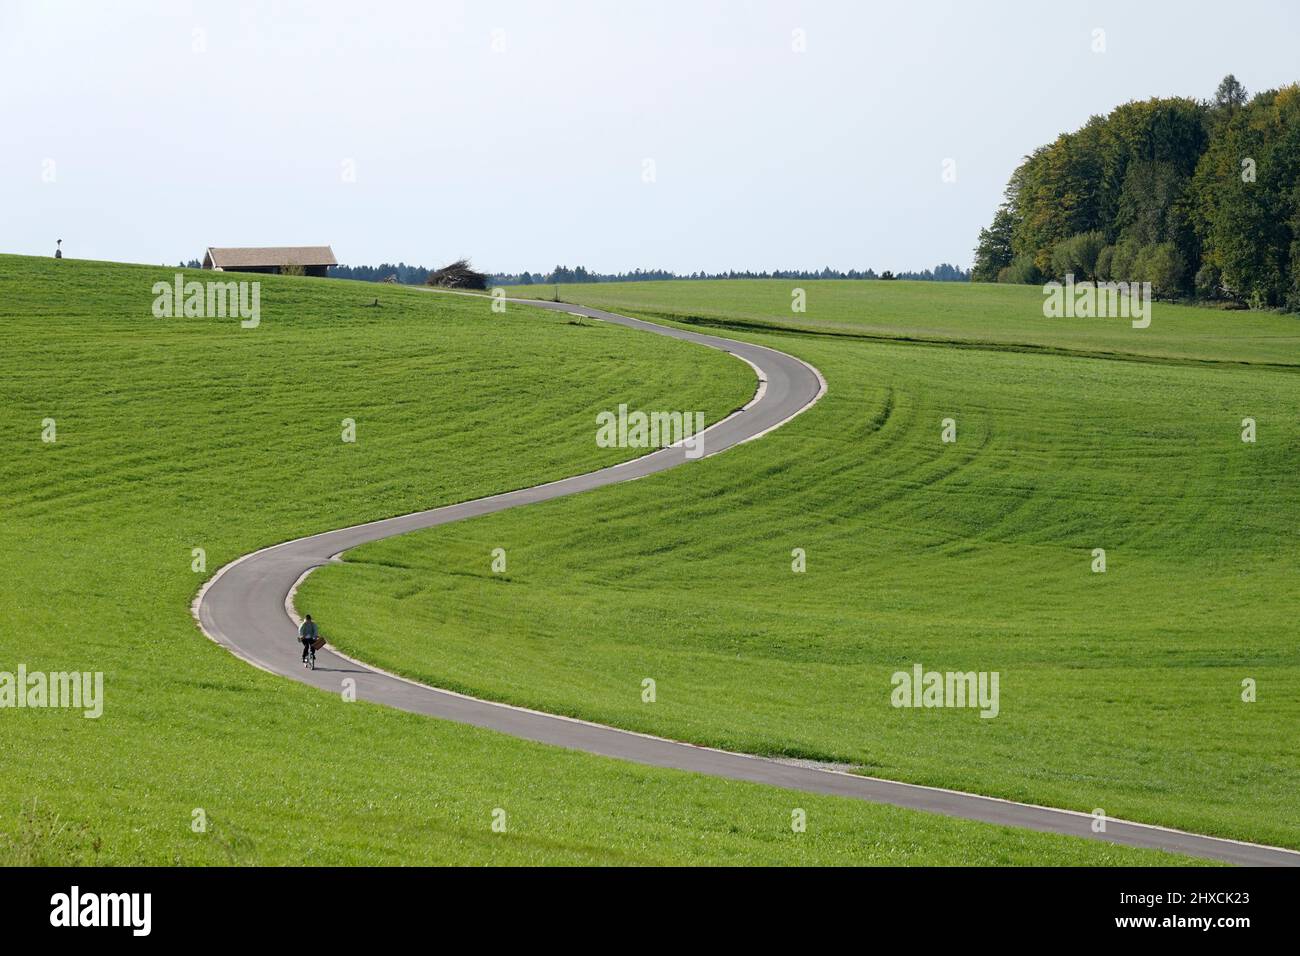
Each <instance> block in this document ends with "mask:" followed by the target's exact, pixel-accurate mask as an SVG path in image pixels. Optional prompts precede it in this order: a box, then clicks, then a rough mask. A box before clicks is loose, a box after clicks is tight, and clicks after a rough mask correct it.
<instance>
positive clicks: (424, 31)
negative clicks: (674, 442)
mask: <svg viewBox="0 0 1300 956" xmlns="http://www.w3.org/2000/svg"><path fill="white" fill-rule="evenodd" d="M1298 11H1300V5H1297V4H1295V3H1287V2H1272V3H1253V2H1248V0H1247V2H1233V3H1213V4H1210V3H1204V4H1202V3H1195V2H1162V3H1154V2H1152V3H1136V2H1127V3H1071V4H1062V3H1051V2H1024V3H1020V2H1006V3H992V2H989V3H975V2H953V3H937V2H932V3H889V4H872V3H851V2H748V3H746V2H730V3H724V2H709V0H695V2H677V0H653V2H640V0H617V2H615V0H610V2H606V3H588V2H564V0H556V2H553V3H541V2H533V3H523V2H519V3H505V2H500V3H493V2H484V0H476V2H472V3H438V2H432V3H410V4H407V3H385V2H382V0H374V2H369V3H356V2H351V3H325V2H313V3H308V2H293V0H283V2H273V0H272V2H264V3H236V2H230V0H226V2H215V3H208V2H198V0H195V2H183V0H178V2H169V3H162V2H159V3H145V2H129V0H124V2H122V3H113V4H109V3H85V2H62V0H33V2H26V0H0V105H2V107H3V108H2V110H0V116H3V123H2V124H0V252H20V253H31V254H50V253H52V252H53V249H54V240H55V239H56V238H59V237H62V238H63V239H64V245H65V248H66V250H67V254H68V255H69V256H73V257H79V258H80V257H84V258H96V259H115V260H123V261H135V262H166V263H168V264H170V263H174V262H175V261H176V260H178V259H180V258H185V259H189V258H192V257H198V256H200V255H201V254H202V251H203V249H204V247H206V246H208V245H290V244H316V243H330V244H332V245H333V246H334V250H335V252H336V254H337V255H338V257H339V259H340V261H342V262H347V263H352V264H361V263H368V264H377V263H379V262H380V261H397V260H404V261H406V262H414V263H420V264H424V265H439V264H443V263H445V262H447V261H449V260H451V259H454V258H456V257H457V256H460V255H468V256H471V257H472V258H473V260H474V262H475V264H476V265H478V266H479V267H481V268H484V269H487V270H490V271H511V272H513V271H518V270H522V269H530V270H544V269H549V268H550V267H551V266H554V265H555V264H556V263H564V264H567V265H570V266H573V265H578V264H582V265H586V266H587V267H588V268H593V269H597V270H600V271H619V270H625V269H630V268H635V267H638V266H640V267H643V268H645V267H662V268H668V269H674V270H677V271H690V270H694V269H706V270H709V271H716V270H723V269H728V268H736V269H744V268H752V269H773V268H796V267H801V268H820V267H822V266H826V265H830V266H832V267H836V268H853V267H856V268H866V267H868V266H871V267H874V268H875V269H877V270H880V269H886V268H889V269H906V268H924V267H927V266H932V265H934V264H935V263H937V262H940V261H950V262H955V263H958V264H961V265H969V263H970V260H971V249H972V247H973V245H974V243H975V237H976V233H977V231H978V230H979V228H980V226H981V225H984V224H985V223H987V221H988V219H989V218H990V216H991V215H992V212H993V210H994V208H995V206H996V205H997V203H998V201H999V198H1000V196H1001V192H1002V188H1003V186H1004V185H1005V183H1006V179H1007V176H1008V174H1009V173H1010V172H1011V170H1012V169H1013V168H1014V167H1015V165H1016V163H1017V162H1018V161H1019V159H1020V158H1021V156H1023V155H1024V154H1025V153H1026V152H1028V151H1029V150H1031V149H1033V148H1034V147H1035V146H1038V145H1039V144H1041V143H1044V142H1046V141H1048V140H1050V139H1052V138H1053V137H1054V136H1055V135H1056V134H1057V133H1058V132H1061V131H1063V130H1070V129H1075V128H1077V127H1079V126H1080V125H1082V124H1083V123H1084V122H1085V121H1086V120H1087V118H1088V116H1089V115H1090V114H1092V113H1098V112H1106V111H1108V110H1109V109H1110V108H1112V107H1113V106H1115V105H1117V104H1119V103H1121V102H1124V101H1126V100H1129V99H1143V98H1146V97H1150V96H1168V95H1190V96H1198V97H1208V96H1210V95H1211V94H1212V93H1213V91H1214V88H1215V86H1216V85H1217V84H1218V81H1219V79H1220V78H1221V77H1222V76H1223V74H1225V73H1228V72H1233V73H1235V74H1236V75H1237V77H1238V78H1239V79H1240V80H1241V81H1242V82H1243V83H1244V84H1245V85H1246V87H1247V88H1248V89H1249V90H1250V91H1251V92H1252V93H1253V92H1255V91H1256V90H1260V89H1266V88H1269V87H1273V86H1278V85H1281V84H1284V83H1289V82H1294V81H1296V80H1300V54H1298V53H1297V46H1296V43H1297V40H1298V39H1300V12H1298ZM1097 28H1100V29H1103V30H1105V42H1106V50H1105V52H1104V53H1094V52H1093V51H1092V44H1093V30H1094V29H1097ZM795 30H802V31H804V36H805V37H806V51H805V52H802V53H799V52H795V50H794V49H792V47H793V42H792V40H793V36H794V34H793V31H795ZM496 31H500V32H496ZM494 46H495V47H497V48H498V49H494ZM948 158H951V159H953V160H955V164H956V165H955V169H956V182H953V183H945V182H943V180H942V176H941V173H942V168H943V166H942V164H943V161H944V160H945V159H948ZM647 159H651V160H653V161H654V173H655V181H654V182H645V181H644V170H645V165H644V163H645V160H647ZM51 161H52V164H53V165H52V166H51V165H50V163H51ZM348 161H351V163H352V164H353V166H352V168H353V169H354V170H355V182H346V181H344V178H345V177H344V173H345V170H346V167H345V163H346V162H348ZM51 179H52V181H48V180H51Z"/></svg>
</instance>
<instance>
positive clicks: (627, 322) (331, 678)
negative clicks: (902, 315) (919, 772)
mask: <svg viewBox="0 0 1300 956" xmlns="http://www.w3.org/2000/svg"><path fill="white" fill-rule="evenodd" d="M509 301H512V302H518V303H520V304H526V305H531V306H536V307H539V308H544V309H552V310H555V311H560V312H567V313H571V314H575V315H581V316H585V317H588V318H592V319H599V320H601V321H604V322H611V323H614V324H617V325H622V326H626V327H628V328H633V329H639V330H641V331H644V332H649V333H653V334H655V335H667V336H669V337H671V338H675V339H684V340H686V341H689V342H694V343H696V344H698V345H703V346H707V347H709V348H714V349H720V350H722V351H724V352H729V353H731V354H733V355H736V356H738V357H739V358H742V359H744V360H745V361H747V362H749V363H750V364H751V365H752V366H754V368H755V369H756V370H757V371H758V374H759V386H758V391H757V393H756V394H755V397H754V399H753V400H752V401H751V402H750V403H749V405H747V406H746V407H745V408H744V409H742V410H741V411H738V412H736V413H734V414H733V415H731V416H730V417H729V418H726V419H724V420H723V421H721V422H718V423H716V424H714V425H713V426H711V427H709V428H708V429H707V430H706V431H705V432H704V433H703V435H704V457H708V456H709V455H712V454H716V453H718V452H720V451H723V450H725V449H727V448H731V447H733V446H734V445H738V444H740V443H741V442H745V441H748V440H750V439H752V438H757V437H758V436H760V435H762V434H765V433H766V432H768V431H770V430H771V429H773V428H775V427H777V426H778V425H780V424H782V423H783V422H786V421H788V420H789V419H791V418H793V417H794V416H795V415H798V414H799V413H800V412H801V411H804V410H805V409H807V408H809V407H810V406H811V405H812V404H813V403H814V402H816V401H817V399H819V398H820V397H821V396H822V395H823V394H824V393H825V391H826V383H825V381H824V380H823V379H822V377H821V374H820V373H819V372H818V371H817V370H816V369H815V368H813V367H812V366H811V365H808V364H807V363H805V362H802V361H800V360H799V359H796V358H794V357H793V356H790V355H786V354H784V353H782V352H777V351H775V350H773V349H768V348H764V347H763V346H760V345H752V344H749V343H746V342H739V341H734V340H732V339H725V338H719V337H717V336H712V335H703V334H700V333H697V332H689V331H685V330H682V329H675V328H669V327H666V326H661V325H655V324H653V323H650V322H643V321H640V320H638V319H632V318H628V317H626V316H621V315H615V314H613V313H610V312H602V311H600V310H599V309H589V308H585V307H582V306H575V305H570V304H568V303H558V302H542V301H531V300H521V299H511V300H509ZM687 460H688V459H687V457H686V450H685V449H684V448H682V447H672V448H664V449H660V450H658V451H655V452H653V453H651V454H648V455H645V456H644V457H641V458H636V459H633V460H632V461H628V462H624V463H623V464H620V465H614V466H612V467H609V468H604V469H601V470H600V471H594V472H591V473H589V474H585V475H578V476H575V477H572V478H565V479H563V480H561V481H554V482H550V483H549V484H545V485H538V486H536V487H533V488H523V489H520V490H518V491H511V492H507V493H506V494H501V495H494V496H492V497H490V498H479V499H477V500H474V501H466V502H462V503H461V504H455V505H448V506H446V507H442V508H434V509H432V510H429V511H419V512H416V513H414V514H409V515H402V516H400V517H396V518H387V519H384V520H381V521H373V522H370V523H369V524H363V525H356V526H354V527H350V528H341V529H339V530H336V531H327V532H324V533H322V534H317V535H312V536H311V537H307V538H299V539H297V540H295V541H287V542H285V543H283V544H278V545H275V546H273V547H270V548H265V549H263V550H261V551H256V552H254V553H252V554H249V555H245V556H244V557H242V558H239V559H237V560H236V561H233V562H231V563H230V564H228V565H226V566H225V567H224V568H222V569H221V570H220V571H218V572H217V574H216V575H215V576H214V577H213V578H212V579H211V580H210V581H209V582H208V583H207V584H206V585H205V586H204V588H203V589H202V590H201V591H200V592H199V594H198V596H197V597H196V598H195V601H194V615H195V617H196V618H197V620H198V622H199V627H200V628H201V629H202V630H203V632H204V633H205V634H206V635H207V636H208V637H210V638H211V639H212V640H214V641H216V642H217V643H218V644H220V645H222V646H223V647H226V648H227V649H229V650H230V651H231V652H232V653H234V654H235V655H237V656H238V657H241V658H243V659H244V660H245V661H247V662H249V663H250V664H253V665H255V666H257V667H260V668H262V669H263V670H266V671H270V672H271V673H273V674H279V675H280V676H282V677H288V678H290V679H292V680H296V681H301V682H303V683H305V684H310V685H312V686H313V687H318V688H320V689H321V690H326V691H330V692H335V693H336V692H338V690H339V682H340V677H341V675H346V676H348V677H351V678H353V679H354V680H355V681H356V692H357V697H358V699H361V700H367V701H371V702H374V703H380V704H386V705H388V706H390V707H396V708H398V709H400V710H406V711H411V712H413V713H417V714H426V715H428V716H430V717H438V718H441V719H443V720H454V721H457V722H459V723H463V724H472V725H474V726H476V727H486V728H488V729H490V730H496V731H499V732H501V733H506V734H510V735H512V736H514V737H521V738H524V739H526V740H534V741H538V742H541V743H545V744H552V745H554V746H557V747H567V748H570V749H573V750H582V751H586V752H588V753H593V754H599V755H601V756H605V757H615V758H618V759H620V760H630V761H633V762H635V763H641V764H648V765H650V766H655V767H668V768H671V769H674V770H686V771H691V772H694V773H703V774H708V775H710V776H715V777H725V778H729V779H732V780H745V781H749V782H751V783H761V784H767V785H770V786H775V787H784V788H787V789H791V790H801V791H806V792H809V793H819V794H828V795H831V796H841V797H853V798H856V799H859V800H868V801H871V802H874V803H886V804H892V805H894V806H900V807H908V808H910V809H914V810H924V811H927V812H930V813H941V814H944V815H946V816H951V817H960V818H963V819H967V820H978V821H982V822H985V823H993V824H999V825H1002V826H1011V827H1021V828H1024V829H1029V830H1039V831H1043V832H1048V833H1059V834H1067V835H1072V836H1079V837H1085V838H1089V839H1098V840H1105V841H1109V842H1111V843H1118V844H1123V845H1126V846H1135V847H1144V848H1151V849H1158V850H1168V851H1170V852H1174V853H1184V854H1188V855H1190V856H1198V857H1205V858H1209V859H1214V860H1221V861H1225V862H1228V863H1237V864H1246V865H1257V866H1259V865H1290V866H1297V865H1300V853H1295V852H1292V851H1290V850H1283V849H1279V848H1274V847H1266V846H1258V845H1255V844H1248V843H1239V842H1236V841H1232V840H1223V839H1218V838H1215V837H1207V836H1199V835H1197V834H1193V833H1184V832H1181V831H1177V830H1169V829H1164V828H1161V827H1153V826H1147V825H1145V824H1140V823H1128V822H1124V821H1121V820H1108V821H1107V823H1106V832H1105V833H1104V834H1098V833H1094V832H1093V831H1092V823H1093V818H1092V816H1090V815H1088V814H1084V813H1078V812H1075V811H1071V810H1054V809H1051V808H1048V807H1038V806H1032V805H1029V804H1023V803H1013V802H1010V801H1007V800H1000V799H997V798H993V797H982V796H977V795H975V794H969V793H960V792H956V791H951V790H942V789H938V788H934V787H922V786H915V785H912V784H906V783H897V782H894V781H890V780H879V779H875V778H871V777H861V776H857V775H855V774H848V773H841V772H838V771H834V770H823V769H818V768H815V767H807V766H794V765H791V764H788V763H781V762H779V761H776V760H769V759H765V758H761V757H751V756H748V755H745V754H738V753H729V752H726V751H721V750H713V749H711V748H707V747H698V746H695V745H693V744H685V743H679V742H676V741H672V740H666V739H663V738H659V737H651V736H648V735H645V734H639V733H634V732H631V731H625V730H618V729H616V728H613V727H606V726H601V725H598V724H592V723H587V722H585V721H580V720H574V719H571V718H567V717H558V716H555V715H552V714H545V713H540V712H537V711H532V710H526V709H523V708H520V707H513V706H510V705H508V704H499V703H493V702H491V701H485V700H478V699H476V698H472V697H466V696H463V695H461V694H456V693H452V692H449V691H443V690H438V689H436V688H433V687H427V686H424V685H421V684H416V683H414V682H412V681H409V680H406V679H404V678H401V677H397V676H395V675H392V674H388V673H385V672H382V671H379V670H377V669H375V668H372V667H369V666H368V665H366V664H363V663H361V662H359V661H354V660H351V659H349V658H346V657H343V656H342V655H339V654H338V653H336V652H334V651H331V650H329V649H325V650H322V651H321V653H320V654H319V655H318V656H317V670H315V671H308V670H305V669H304V668H303V667H302V664H301V662H300V660H299V650H298V645H297V643H296V624H295V621H294V620H293V618H292V617H291V616H290V610H289V608H290V600H289V599H290V598H291V595H292V591H293V590H294V589H295V588H296V586H297V583H298V582H299V581H300V580H301V579H302V578H303V577H305V576H306V574H307V573H308V572H310V571H311V570H312V569H313V568H317V567H320V566H321V565H323V564H326V563H328V562H329V561H330V560H331V559H333V558H335V557H336V556H337V555H339V554H341V553H342V552H344V551H347V550H348V549H349V548H355V547H357V546H358V545H361V544H365V543H366V542H369V541H377V540H379V539H381V538H387V537H391V536H393V535H399V534H406V533H407V532H409V531H417V530H420V529H422V528H432V527H436V526H437V525H443V524H449V523H451V522H453V521H462V520H464V519H466V518H473V517H477V516H478V515H485V514H491V513H493V512H497V511H504V510H505V509H507V508H514V507H518V506H519V505H526V504H531V503H533V502H537V501H549V500H551V499H553V498H560V497H563V496H565V495H572V494H577V493H578V492H581V491H588V490H590V489H592V488H599V487H601V486H603V485H611V484H615V483H617V482H621V481H629V480H631V479H634V478H641V477H644V476H646V475H651V474H655V473H656V472H660V471H665V470H667V469H669V468H674V467H676V466H678V465H681V464H683V463H686V462H687Z"/></svg>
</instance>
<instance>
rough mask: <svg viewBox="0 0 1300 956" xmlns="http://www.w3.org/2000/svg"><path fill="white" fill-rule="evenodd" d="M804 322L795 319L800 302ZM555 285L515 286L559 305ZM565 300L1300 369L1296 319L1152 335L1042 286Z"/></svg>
mask: <svg viewBox="0 0 1300 956" xmlns="http://www.w3.org/2000/svg"><path fill="white" fill-rule="evenodd" d="M797 288H801V289H803V290H804V292H805V306H806V311H805V312H801V313H796V312H794V311H792V301H793V297H792V291H793V290H794V289H797ZM553 290H554V287H553V286H545V285H543V286H532V287H530V286H514V287H511V288H510V289H508V291H509V292H510V293H511V294H513V295H518V296H520V297H524V298H527V297H530V296H531V297H537V298H550V297H551V295H552V294H553ZM559 294H560V296H561V298H563V299H565V300H567V301H572V302H579V303H582V304H583V305H591V306H595V307H597V308H604V309H611V310H623V311H632V312H635V313H636V314H637V315H640V316H644V317H647V318H657V319H666V320H669V321H677V322H684V323H687V324H690V325H696V326H705V327H714V328H720V329H732V330H736V331H741V332H746V331H760V332H762V331H808V332H815V333H819V334H821V335H823V336H829V335H838V336H844V337H853V338H862V339H889V340H901V341H908V342H939V343H945V344H957V343H961V344H968V345H970V344H974V345H982V346H1001V347H1004V348H1014V349H1017V350H1020V351H1045V352H1066V353H1072V354H1080V353H1082V354H1089V355H1098V356H1103V357H1118V358H1124V357H1130V356H1138V357H1143V358H1146V359H1149V360H1153V361H1154V360H1160V359H1165V360H1169V361H1179V362H1184V363H1197V362H1201V363H1203V362H1210V363H1216V364H1218V363H1222V364H1233V363H1243V362H1248V363H1254V364H1281V365H1287V366H1292V367H1300V321H1297V319H1296V317H1295V316H1279V315H1273V314H1268V313H1257V312H1230V311H1223V310H1220V309H1209V308H1200V307H1195V308H1194V307H1188V306H1171V305H1166V304H1165V303H1161V302H1157V303H1155V305H1154V309H1155V312H1154V318H1153V321H1152V323H1151V325H1150V327H1148V328H1146V329H1133V328H1132V326H1131V325H1130V324H1129V323H1128V322H1126V321H1124V320H1122V319H1048V318H1044V316H1043V294H1042V290H1041V289H1040V288H1039V287H1037V286H1023V285H994V284H982V283H974V284H972V283H965V282H861V281H848V280H830V281H825V282H805V281H794V280H785V279H766V280H763V279H759V280H734V281H727V282H701V281H675V282H626V283H624V282H616V283H608V284H601V285H574V286H562V287H561V288H560V290H559Z"/></svg>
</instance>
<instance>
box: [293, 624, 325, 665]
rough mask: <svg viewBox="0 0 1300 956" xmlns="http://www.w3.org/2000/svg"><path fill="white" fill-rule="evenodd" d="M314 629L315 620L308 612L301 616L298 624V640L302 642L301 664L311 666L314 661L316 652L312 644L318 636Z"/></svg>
mask: <svg viewBox="0 0 1300 956" xmlns="http://www.w3.org/2000/svg"><path fill="white" fill-rule="evenodd" d="M319 633H320V632H319V631H317V629H316V622H315V621H313V620H312V619H311V615H310V614H308V615H307V616H306V617H305V618H303V621H302V624H300V625H299V626H298V642H299V643H300V644H302V666H303V667H311V666H312V665H313V664H315V663H316V652H315V651H314V650H312V645H313V644H315V643H316V638H317V637H318V636H319Z"/></svg>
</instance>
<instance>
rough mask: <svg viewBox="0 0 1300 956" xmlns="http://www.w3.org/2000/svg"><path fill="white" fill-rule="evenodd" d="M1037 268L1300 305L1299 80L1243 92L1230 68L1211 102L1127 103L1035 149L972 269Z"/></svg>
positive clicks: (986, 274) (988, 272) (987, 276)
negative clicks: (1251, 93) (1252, 92)
mask: <svg viewBox="0 0 1300 956" xmlns="http://www.w3.org/2000/svg"><path fill="white" fill-rule="evenodd" d="M1008 232H1009V233H1010V242H1009V246H1010V248H1009V249H1008V248H1007V246H1008V243H1007V233H1008ZM1083 236H1087V237H1088V238H1087V239H1086V240H1084V239H1083V238H1082V237H1083ZM1031 265H1032V268H1030V266H1031ZM1035 272H1038V273H1041V274H1042V275H1046V276H1056V277H1061V276H1063V275H1065V274H1068V273H1071V272H1072V273H1074V274H1075V276H1076V278H1079V277H1096V278H1099V279H1114V280H1116V281H1137V282H1151V283H1152V287H1153V289H1154V290H1155V291H1156V292H1157V294H1159V295H1164V296H1176V295H1192V294H1195V295H1198V296H1205V297H1211V296H1212V297H1226V298H1230V299H1233V300H1236V301H1238V302H1242V303H1245V304H1250V305H1283V306H1286V307H1288V308H1293V309H1297V310H1300V87H1298V86H1294V85H1293V86H1289V87H1285V88H1283V89H1281V90H1270V91H1267V92H1265V93H1260V94H1257V95H1256V96H1255V97H1254V98H1252V99H1249V100H1247V98H1246V91H1245V89H1244V88H1243V87H1242V86H1241V84H1240V83H1239V82H1238V81H1237V80H1236V78H1235V77H1233V76H1231V75H1229V76H1227V77H1225V78H1224V80H1223V82H1222V83H1221V84H1219V88H1218V90H1217V91H1216V93H1215V95H1214V98H1213V99H1212V100H1209V101H1205V102H1197V101H1195V100H1192V99H1186V98H1172V99H1151V100H1146V101H1140V102H1139V101H1134V102H1130V103H1125V104H1124V105H1122V106H1119V107H1116V108H1115V109H1114V110H1112V111H1111V112H1110V114H1109V115H1107V116H1105V117H1100V116H1094V117H1092V118H1090V119H1089V120H1088V122H1087V123H1086V124H1085V125H1084V126H1083V127H1082V128H1081V129H1079V130H1077V131H1075V132H1073V133H1063V134H1062V135H1060V136H1058V137H1057V138H1056V139H1055V140H1054V141H1053V142H1052V143H1049V144H1048V145H1046V146H1042V147H1039V148H1038V149H1036V150H1034V152H1033V153H1031V154H1030V155H1029V156H1026V157H1025V159H1024V161H1023V162H1022V163H1021V164H1020V165H1019V166H1018V167H1017V168H1016V170H1015V171H1014V172H1013V173H1012V175H1011V179H1010V181H1009V183H1008V185H1007V190H1006V201H1005V202H1004V203H1003V204H1002V206H1000V207H999V209H998V210H997V213H996V214H995V216H994V220H993V222H992V224H990V226H989V227H988V228H987V229H984V230H981V232H980V235H979V240H978V244H977V246H976V254H975V268H974V269H973V270H972V279H973V280H975V281H979V282H988V281H993V280H995V279H996V280H997V281H1012V282H1026V281H1034V280H1033V279H1032V278H1031V277H1032V276H1033V275H1034V274H1035Z"/></svg>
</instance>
